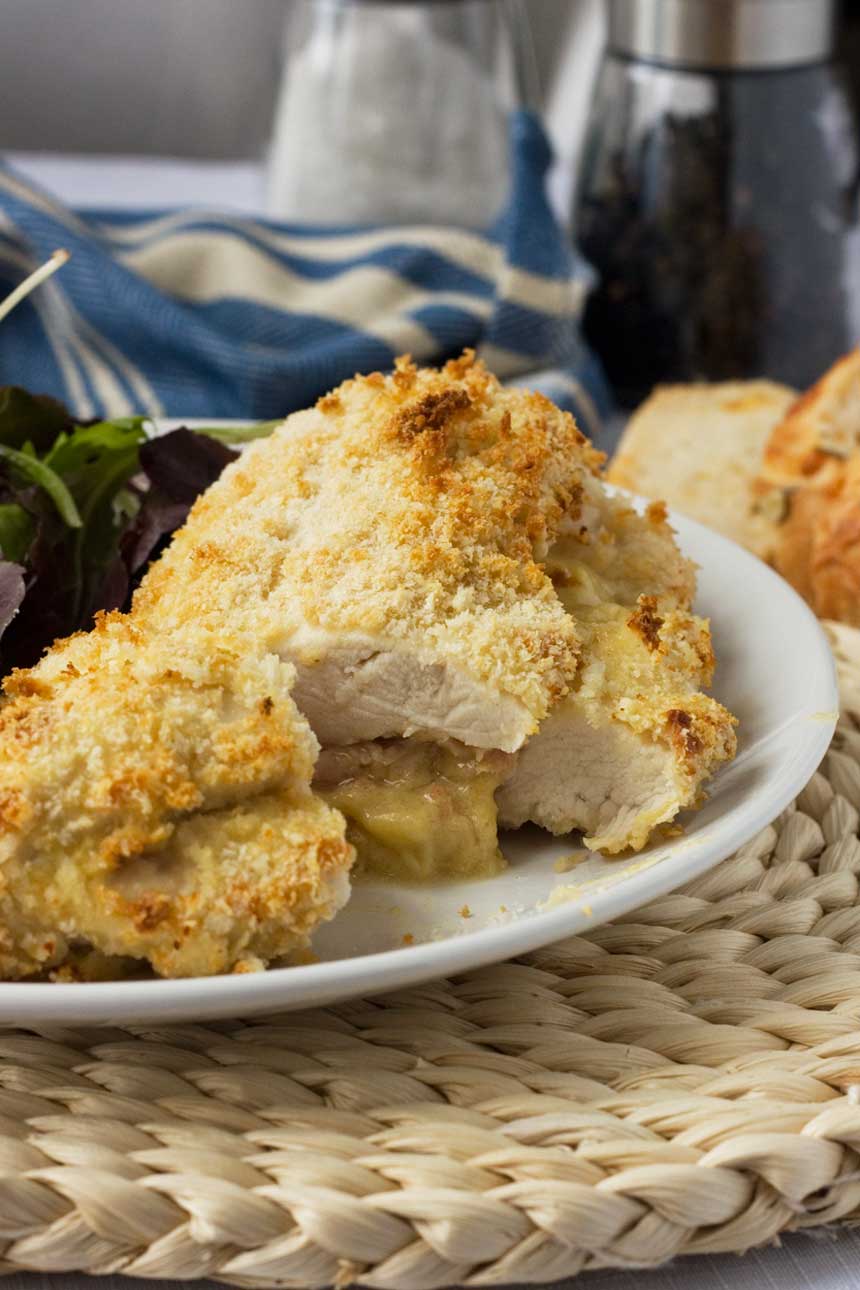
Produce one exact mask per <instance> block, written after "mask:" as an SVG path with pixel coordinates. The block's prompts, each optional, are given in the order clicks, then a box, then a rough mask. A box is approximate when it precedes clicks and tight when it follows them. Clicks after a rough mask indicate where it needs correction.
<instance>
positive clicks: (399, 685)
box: [134, 357, 600, 752]
mask: <svg viewBox="0 0 860 1290" xmlns="http://www.w3.org/2000/svg"><path fill="white" fill-rule="evenodd" d="M599 461H600V458H599V456H598V454H596V453H595V452H594V450H593V449H592V448H591V447H590V446H589V445H588V444H587V442H586V440H585V438H584V437H583V435H581V434H580V433H579V431H578V430H577V429H576V426H575V425H574V423H573V419H572V418H571V417H570V416H568V415H565V414H564V413H562V412H560V411H559V410H558V409H557V408H556V407H554V406H553V404H551V403H550V402H549V401H548V400H547V399H545V398H542V397H541V396H540V395H536V394H527V393H525V392H523V391H521V390H505V389H503V388H502V387H501V386H500V385H499V383H498V381H496V380H495V378H494V377H492V376H490V374H489V373H488V372H486V371H485V370H484V368H483V367H482V366H480V365H479V364H474V363H472V361H471V358H470V357H467V358H466V359H462V360H458V361H457V362H452V363H449V364H448V365H447V366H446V367H445V368H444V369H443V370H442V371H435V370H429V369H422V370H419V369H417V368H415V367H413V366H412V365H411V364H410V363H408V362H405V361H401V362H400V363H399V364H398V367H397V370H396V371H395V372H394V374H393V375H392V376H390V377H387V378H385V377H383V376H381V375H380V374H379V373H376V374H373V375H371V376H367V377H356V379H355V380H354V381H349V382H347V383H346V384H344V385H343V386H341V387H340V388H339V389H338V390H336V391H335V392H334V393H333V394H330V395H328V396H327V397H326V398H324V399H322V400H321V401H320V403H319V404H318V405H317V407H316V408H314V409H311V410H310V411H307V412H300V413H297V414H295V415H294V416H291V417H290V418H289V419H288V420H287V421H286V422H285V423H284V425H283V426H282V427H281V428H280V429H278V430H276V431H275V433H274V434H273V435H272V437H271V438H270V439H267V440H264V441H261V442H259V443H257V444H255V445H254V446H253V447H251V448H250V449H249V450H248V451H247V452H246V453H245V454H244V456H243V457H242V459H241V460H240V461H238V462H235V463H234V464H233V465H231V466H230V467H228V469H227V470H226V471H225V472H224V475H223V476H222V478H221V479H220V480H219V481H218V482H217V483H216V484H215V485H214V487H213V488H211V489H210V490H209V491H208V492H207V493H206V494H205V495H204V496H203V497H202V498H201V499H200V500H199V501H198V503H197V504H196V506H195V507H194V509H193V511H192V513H191V516H190V518H189V521H188V523H187V525H186V527H185V528H184V529H183V530H182V532H181V533H179V534H178V535H177V537H176V538H175V540H174V542H173V543H172V545H171V547H170V549H169V550H168V552H167V553H166V555H165V556H164V557H163V559H162V560H161V561H160V562H159V563H158V565H157V566H156V567H155V568H154V569H153V570H152V572H151V573H150V574H149V576H148V577H147V579H146V581H145V583H144V585H143V586H142V587H141V589H140V591H139V592H138V595H137V597H136V599H135V604H134V617H135V621H136V622H138V623H141V624H142V623H149V622H153V623H157V624H159V625H161V624H163V623H165V622H170V623H172V624H173V625H174V626H175V628H176V629H177V630H178V629H181V628H182V626H183V624H186V623H187V622H189V621H190V620H192V619H193V620H194V621H195V622H199V621H201V620H202V621H205V622H209V623H211V624H212V630H213V631H217V630H218V627H219V624H221V623H223V622H231V623H232V624H235V625H236V626H241V628H242V629H243V630H246V631H248V632H249V633H250V634H253V635H254V636H255V637H256V639H257V640H258V641H259V642H260V645H261V647H262V648H263V649H265V650H270V651H272V652H273V653H275V654H277V655H278V656H279V657H281V658H284V659H288V660H289V661H290V662H291V663H293V664H294V666H295V667H296V670H297V672H298V680H297V684H296V689H295V697H296V701H297V703H298V705H299V707H300V708H301V710H302V711H303V712H304V713H305V714H306V715H307V716H308V718H309V720H310V722H311V725H312V727H313V728H314V730H315V732H316V734H317V736H318V738H319V739H320V741H321V743H322V744H323V745H324V746H331V745H335V744H350V743H357V742H365V741H367V740H371V739H377V738H391V737H396V736H409V735H412V734H416V733H423V734H426V735H429V736H431V737H434V738H438V739H448V738H454V739H457V740H460V741H461V742H462V743H464V744H468V745H469V746H471V747H475V748H499V749H503V750H504V751H506V752H513V751H515V750H516V749H517V748H520V747H521V746H522V745H523V743H524V742H525V740H526V739H527V738H528V737H529V736H530V735H531V734H533V733H534V732H535V730H537V728H538V726H539V724H540V722H541V721H542V720H543V718H544V717H545V716H546V714H547V712H548V711H549V709H550V708H551V707H552V705H553V704H554V703H555V702H556V701H557V700H558V699H559V698H560V697H561V696H562V695H563V694H565V693H566V692H567V691H568V689H569V688H570V685H571V683H572V682H573V679H574V677H575V675H576V671H577V665H578V655H579V638H578V635H577V629H576V624H575V622H574V620H573V618H572V617H571V616H570V615H569V614H568V613H566V612H565V610H564V606H563V605H562V604H561V603H560V601H559V599H558V597H557V595H556V594H555V590H554V588H553V585H552V582H551V580H550V578H549V577H548V576H547V574H546V573H545V571H544V570H543V569H542V567H541V561H542V560H543V559H544V558H545V557H546V553H547V551H548V550H549V547H550V545H551V544H552V542H553V541H554V539H555V537H556V535H557V533H558V531H559V528H560V525H561V524H562V522H563V521H564V520H565V519H567V520H568V522H570V521H573V522H575V520H576V517H577V516H578V515H579V512H580V508H581V504H582V497H583V489H584V481H585V479H586V478H587V477H590V475H591V473H592V471H594V470H595V469H596V468H597V465H598V463H599ZM159 629H160V628H159Z"/></svg>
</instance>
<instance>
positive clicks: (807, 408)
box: [754, 349, 860, 626]
mask: <svg viewBox="0 0 860 1290" xmlns="http://www.w3.org/2000/svg"><path fill="white" fill-rule="evenodd" d="M858 457H860V349H856V350H852V351H851V353H850V354H846V355H845V356H844V358H841V359H840V360H839V361H838V362H837V363H835V364H834V365H833V367H832V368H830V370H829V371H828V372H826V373H825V374H824V376H823V377H822V378H821V380H820V381H818V382H817V383H816V384H815V385H813V386H812V388H811V389H809V390H807V391H806V393H805V394H803V395H802V396H801V397H800V398H799V399H798V400H797V401H796V402H795V403H794V404H793V406H792V407H791V408H790V410H789V412H788V414H787V415H786V416H785V417H784V418H783V420H782V421H781V422H780V423H779V424H778V425H777V426H776V427H775V428H774V430H773V433H772V434H771V436H770V438H769V440H768V443H767V445H766V447H765V451H764V456H763V461H762V466H761V471H760V473H759V477H758V479H757V480H756V481H755V485H754V493H755V496H756V498H757V505H758V509H759V511H760V512H762V513H765V512H769V513H770V514H771V515H772V516H774V518H775V519H776V521H777V522H776V524H775V526H774V529H773V535H772V539H771V542H770V544H769V546H768V549H767V551H766V552H765V554H766V555H767V557H768V558H769V559H770V561H771V563H772V564H773V565H774V567H775V568H776V569H777V570H778V571H779V572H780V573H781V574H782V575H783V577H785V578H787V579H788V581H789V582H790V583H791V584H792V586H793V587H794V588H795V589H796V590H797V591H799V592H800V594H801V595H802V596H803V597H804V598H805V599H806V600H807V601H808V602H809V604H810V605H811V606H812V608H813V609H814V610H815V612H816V613H817V614H818V615H819V616H820V617H822V618H832V619H836V620H838V621H842V622H846V623H850V624H852V625H854V626H860V595H858V588H860V541H858V529H860V465H858Z"/></svg>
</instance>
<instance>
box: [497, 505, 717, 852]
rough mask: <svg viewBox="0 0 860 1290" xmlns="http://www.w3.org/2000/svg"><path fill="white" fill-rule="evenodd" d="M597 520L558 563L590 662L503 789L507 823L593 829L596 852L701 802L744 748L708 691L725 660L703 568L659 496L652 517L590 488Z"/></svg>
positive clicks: (635, 838) (554, 568)
mask: <svg viewBox="0 0 860 1290" xmlns="http://www.w3.org/2000/svg"><path fill="white" fill-rule="evenodd" d="M589 497H590V500H591V502H592V506H591V510H590V516H591V522H590V524H589V525H588V527H583V528H581V529H580V530H579V531H578V532H576V533H568V534H567V535H565V536H563V537H562V538H561V539H560V540H559V541H558V542H557V543H556V544H555V546H554V547H553V548H552V550H551V551H550V553H549V556H548V558H547V569H548V571H549V572H550V574H551V576H552V577H553V579H554V581H555V584H556V588H557V591H558V595H559V598H560V600H561V601H562V603H563V604H564V605H565V606H566V608H567V609H568V611H569V612H570V613H571V615H572V616H573V617H574V619H575V621H576V624H577V630H578V631H579V633H580V636H581V639H582V654H581V664H580V670H579V673H578V675H577V679H576V681H575V682H574V685H573V686H572V687H571V691H570V693H569V694H568V695H567V696H566V697H565V698H564V699H562V700H561V701H560V702H559V703H558V704H557V705H556V706H555V708H554V709H553V711H552V712H551V713H550V715H549V717H548V718H547V720H546V721H545V722H544V724H543V725H542V726H541V729H540V731H539V733H538V734H537V735H535V736H533V738H532V739H531V740H529V742H528V744H527V745H526V747H525V748H524V749H523V751H522V752H521V753H520V754H519V757H518V760H517V765H516V769H515V771H514V773H513V775H512V776H511V777H510V778H509V779H508V781H507V782H506V784H505V785H504V786H503V787H502V788H501V790H500V792H499V809H500V818H501V822H502V823H503V824H504V825H507V826H509V827H517V826H519V825H520V824H523V823H525V822H526V821H527V820H531V821H533V822H534V823H536V824H540V825H542V826H543V827H545V828H547V829H550V830H551V831H552V832H553V833H568V832H570V831H571V830H572V829H581V830H582V831H583V832H584V834H585V835H586V837H585V840H586V843H587V844H588V845H589V846H591V847H593V848H594V849H595V850H602V851H608V852H616V851H620V850H624V849H626V848H628V847H631V848H633V849H639V848H640V847H642V846H644V844H645V843H646V842H647V840H648V838H649V836H650V834H651V832H652V830H653V829H654V828H655V827H656V826H657V825H659V824H663V823H666V822H668V821H669V820H672V819H674V817H675V816H676V815H677V814H678V812H679V810H681V809H683V808H684V807H688V806H694V805H696V803H697V801H698V800H699V797H700V794H701V791H702V790H701V785H702V783H703V781H704V780H705V778H706V777H707V776H708V775H709V774H711V773H712V772H713V770H714V769H715V767H716V766H718V765H719V764H720V763H721V762H723V761H725V760H727V759H729V758H730V757H732V756H733V755H734V751H735V734H734V729H733V724H734V723H733V719H732V718H731V717H730V715H729V714H728V713H727V712H726V710H725V709H724V708H723V707H721V705H720V704H719V703H717V702H716V700H714V699H712V698H709V697H708V696H707V695H705V694H702V693H700V687H702V686H707V685H709V684H710V682H711V679H712V675H713V668H714V656H713V651H712V648H711V639H710V630H709V627H708V624H707V623H706V622H705V621H703V620H702V619H700V618H697V617H696V616H695V615H694V614H693V613H692V612H691V609H690V604H691V601H692V597H693V594H694V591H695V572H694V568H693V565H692V564H691V562H690V561H688V560H686V559H684V557H683V556H682V555H681V553H680V552H679V550H678V548H677V546H676V544H675V540H674V534H673V532H672V530H671V528H670V527H669V525H668V523H667V522H666V512H665V508H664V507H663V506H662V505H661V504H659V503H657V504H654V505H652V506H651V507H649V509H648V511H647V513H646V514H645V515H644V516H640V515H638V514H637V513H636V512H635V511H634V510H633V509H632V507H630V506H629V505H628V503H626V502H625V501H623V500H617V499H614V498H610V497H607V496H606V495H605V493H603V492H602V490H600V489H599V488H598V489H595V488H594V487H593V486H590V488H589Z"/></svg>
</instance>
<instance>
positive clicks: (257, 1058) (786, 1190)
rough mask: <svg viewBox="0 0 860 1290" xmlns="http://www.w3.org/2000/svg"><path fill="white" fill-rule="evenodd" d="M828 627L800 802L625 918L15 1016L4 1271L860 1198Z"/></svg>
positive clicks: (849, 824) (677, 1230)
mask: <svg viewBox="0 0 860 1290" xmlns="http://www.w3.org/2000/svg"><path fill="white" fill-rule="evenodd" d="M831 639H832V641H833V643H834V646H835V649H836V653H837V658H838V661H839V664H840V672H841V683H842V692H843V709H844V711H843V717H842V720H841V723H840V726H839V729H838V732H837V734H836V737H835V739H834V743H833V746H832V747H831V750H830V752H829V753H828V756H827V758H826V760H825V762H824V764H823V766H822V767H821V769H820V771H819V773H818V774H816V775H815V776H814V778H813V779H812V781H811V783H810V784H809V785H808V787H807V788H806V789H805V790H804V791H803V793H802V794H801V796H800V797H799V799H798V801H797V803H796V804H795V806H793V807H792V808H790V809H789V810H788V811H786V812H784V813H783V815H782V816H780V818H779V819H778V820H777V821H775V822H774V824H773V825H772V826H771V827H769V828H767V829H766V830H765V831H764V832H763V833H761V834H760V835H759V836H758V837H757V838H756V839H755V840H754V841H753V842H751V843H750V844H749V845H748V846H746V847H744V848H743V849H742V850H741V851H740V852H739V853H738V854H737V855H735V856H734V857H733V858H732V859H730V860H727V861H726V862H725V863H723V864H722V865H720V866H719V867H718V868H717V869H715V870H713V871H712V872H711V873H709V874H707V875H706V876H705V877H703V878H700V879H698V880H697V881H695V882H693V883H690V884H689V885H688V886H686V887H684V888H683V889H681V890H680V891H678V892H676V893H674V894H673V895H670V896H666V897H664V898H662V899H660V900H658V901H655V902H654V903H653V904H651V905H649V906H648V907H647V908H645V909H641V910H639V911H637V912H636V913H634V914H631V915H629V916H627V917H626V918H623V919H621V920H619V921H618V922H616V923H614V924H612V925H611V926H607V927H602V928H599V929H597V930H595V931H594V932H592V933H590V934H589V935H588V936H582V937H574V938H572V939H570V940H567V941H563V942H561V943H560V944H557V945H554V946H551V947H550V948H548V949H545V950H541V951H540V952H538V953H536V954H531V955H529V956H528V957H526V958H524V959H522V960H518V961H515V962H510V963H506V964H502V965H500V966H497V967H492V968H487V969H485V970H483V971H479V972H472V973H469V974H468V975H466V976H463V977H459V978H457V979H456V980H450V981H439V982H436V983H434V984H432V985H429V986H426V987H423V988H419V989H411V990H407V991H403V992H402V993H400V994H393V995H388V996H386V997H385V998H381V999H376V1000H374V1001H372V1002H359V1003H347V1004H344V1005H343V1006H342V1007H337V1008H328V1009H325V1010H320V1011H315V1012H306V1013H300V1014H292V1015H288V1016H280V1017H270V1018H262V1019H254V1020H251V1021H248V1022H247V1023H243V1022H240V1021H235V1022H226V1023H220V1024H208V1025H206V1026H179V1027H173V1028H167V1027H165V1028H159V1027H153V1026H145V1027H138V1028H135V1027H128V1029H113V1030H86V1029H81V1028H74V1029H72V1028H70V1029H68V1030H57V1029H53V1030H51V1031H50V1032H48V1031H42V1032H40V1033H38V1034H37V1033H35V1032H31V1031H20V1030H18V1031H7V1032H3V1033H0V1270H2V1271H7V1272H8V1271H12V1270H21V1269H40V1270H44V1271H72V1270H84V1271H88V1272H98V1273H106V1272H122V1273H127V1274H129V1275H136V1276H145V1277H156V1278H159V1277H163V1278H189V1277H204V1276H207V1277H215V1278H219V1279H221V1280H223V1281H228V1282H233V1283H235V1284H238V1285H247V1286H276V1285H277V1286H296V1287H301V1288H302V1290H308V1288H309V1287H312V1286H324V1285H328V1284H331V1283H336V1284H338V1285H346V1284H349V1283H350V1282H353V1281H356V1282H359V1283H360V1284H362V1285H367V1286H376V1287H380V1288H384V1290H425V1288H426V1290H429V1288H430V1287H436V1286H450V1285H455V1284H461V1285H462V1284H464V1285H470V1286H472V1285H474V1286H479V1285H499V1284H505V1283H510V1282H519V1283H523V1282H543V1281H553V1280H557V1279H559V1278H562V1277H569V1276H571V1275H572V1274H573V1273H575V1272H578V1271H580V1270H582V1269H586V1268H601V1267H631V1266H642V1265H647V1266H653V1265H655V1264H658V1263H660V1262H662V1261H664V1260H666V1259H670V1258H673V1257H674V1256H676V1255H679V1254H689V1253H705V1252H710V1251H729V1250H736V1251H742V1250H745V1249H749V1248H750V1247H751V1246H754V1245H758V1244H761V1243H763V1242H767V1241H770V1240H773V1239H774V1238H775V1237H776V1236H777V1234H778V1233H780V1232H782V1231H786V1230H789V1229H792V1228H799V1227H810V1226H814V1225H817V1224H823V1223H832V1222H834V1221H837V1220H846V1219H849V1218H852V1217H857V1216H860V1105H858V1103H860V902H858V874H860V839H858V824H859V823H860V633H856V632H851V631H849V630H847V629H844V628H839V629H833V630H832V636H831ZM59 988H61V987H58V989H59Z"/></svg>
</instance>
